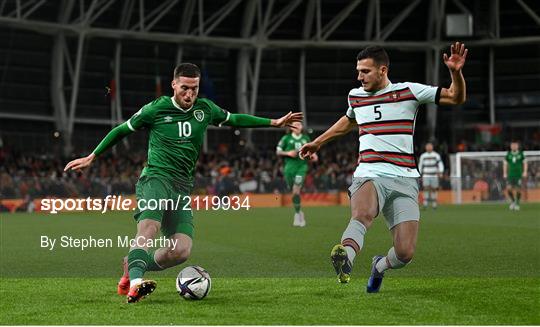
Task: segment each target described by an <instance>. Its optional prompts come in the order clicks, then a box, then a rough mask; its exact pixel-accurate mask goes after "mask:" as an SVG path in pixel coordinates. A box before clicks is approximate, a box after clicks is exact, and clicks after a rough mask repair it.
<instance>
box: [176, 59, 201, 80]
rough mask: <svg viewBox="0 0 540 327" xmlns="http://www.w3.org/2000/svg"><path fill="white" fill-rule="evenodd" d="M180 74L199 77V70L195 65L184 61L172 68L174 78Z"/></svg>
mask: <svg viewBox="0 0 540 327" xmlns="http://www.w3.org/2000/svg"><path fill="white" fill-rule="evenodd" d="M180 76H184V77H193V78H196V77H201V70H200V69H199V67H197V65H195V64H191V63H189V62H186V63H183V64H180V65H178V66H176V68H175V69H174V78H175V79H176V78H178V77H180Z"/></svg>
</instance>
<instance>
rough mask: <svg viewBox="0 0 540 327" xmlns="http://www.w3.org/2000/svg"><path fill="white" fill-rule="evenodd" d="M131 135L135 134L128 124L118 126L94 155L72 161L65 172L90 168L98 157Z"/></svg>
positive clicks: (101, 143)
mask: <svg viewBox="0 0 540 327" xmlns="http://www.w3.org/2000/svg"><path fill="white" fill-rule="evenodd" d="M131 133H133V131H132V130H131V129H130V128H129V127H128V124H127V123H126V122H125V123H123V124H120V125H118V126H116V127H115V128H113V129H112V130H111V131H110V132H109V133H108V134H107V135H106V136H105V137H104V138H103V140H101V142H100V143H99V144H98V146H97V147H96V148H95V149H94V151H92V153H90V154H89V155H87V156H86V157H82V158H78V159H75V160H72V161H70V162H69V163H68V164H67V165H66V167H64V171H68V170H70V169H71V170H80V169H83V168H86V167H88V166H90V164H92V162H93V161H94V159H95V158H96V157H97V156H99V155H100V154H101V153H103V152H105V151H106V150H107V149H109V148H110V147H112V146H113V145H115V144H116V143H118V141H120V140H121V139H123V138H124V137H125V136H126V135H129V134H131Z"/></svg>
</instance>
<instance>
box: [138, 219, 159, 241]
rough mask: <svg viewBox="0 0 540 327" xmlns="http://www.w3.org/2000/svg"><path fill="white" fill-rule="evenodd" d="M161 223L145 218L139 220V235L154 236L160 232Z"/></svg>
mask: <svg viewBox="0 0 540 327" xmlns="http://www.w3.org/2000/svg"><path fill="white" fill-rule="evenodd" d="M159 228H160V224H159V222H157V221H154V220H151V219H145V220H143V221H141V222H139V225H138V226H137V229H138V232H137V234H138V235H139V236H144V237H147V238H153V237H154V236H155V235H157V233H158V232H159Z"/></svg>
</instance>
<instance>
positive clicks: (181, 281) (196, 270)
mask: <svg viewBox="0 0 540 327" xmlns="http://www.w3.org/2000/svg"><path fill="white" fill-rule="evenodd" d="M211 287H212V280H211V279H210V275H209V274H208V272H207V271H206V270H204V268H201V267H199V266H189V267H186V268H184V269H182V271H181V272H180V273H179V274H178V277H176V290H177V291H178V294H180V296H181V297H183V298H184V299H188V300H202V299H204V298H205V297H206V296H207V295H208V293H209V292H210V288H211Z"/></svg>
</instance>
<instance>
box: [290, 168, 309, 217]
mask: <svg viewBox="0 0 540 327" xmlns="http://www.w3.org/2000/svg"><path fill="white" fill-rule="evenodd" d="M306 173H307V171H306V170H304V169H299V170H297V171H296V174H295V176H294V185H293V188H292V192H293V199H292V200H293V205H294V211H295V213H296V214H298V220H299V225H298V226H299V227H304V226H306V218H305V217H304V212H303V211H302V204H301V201H302V197H301V191H302V186H304V181H305V179H306Z"/></svg>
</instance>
